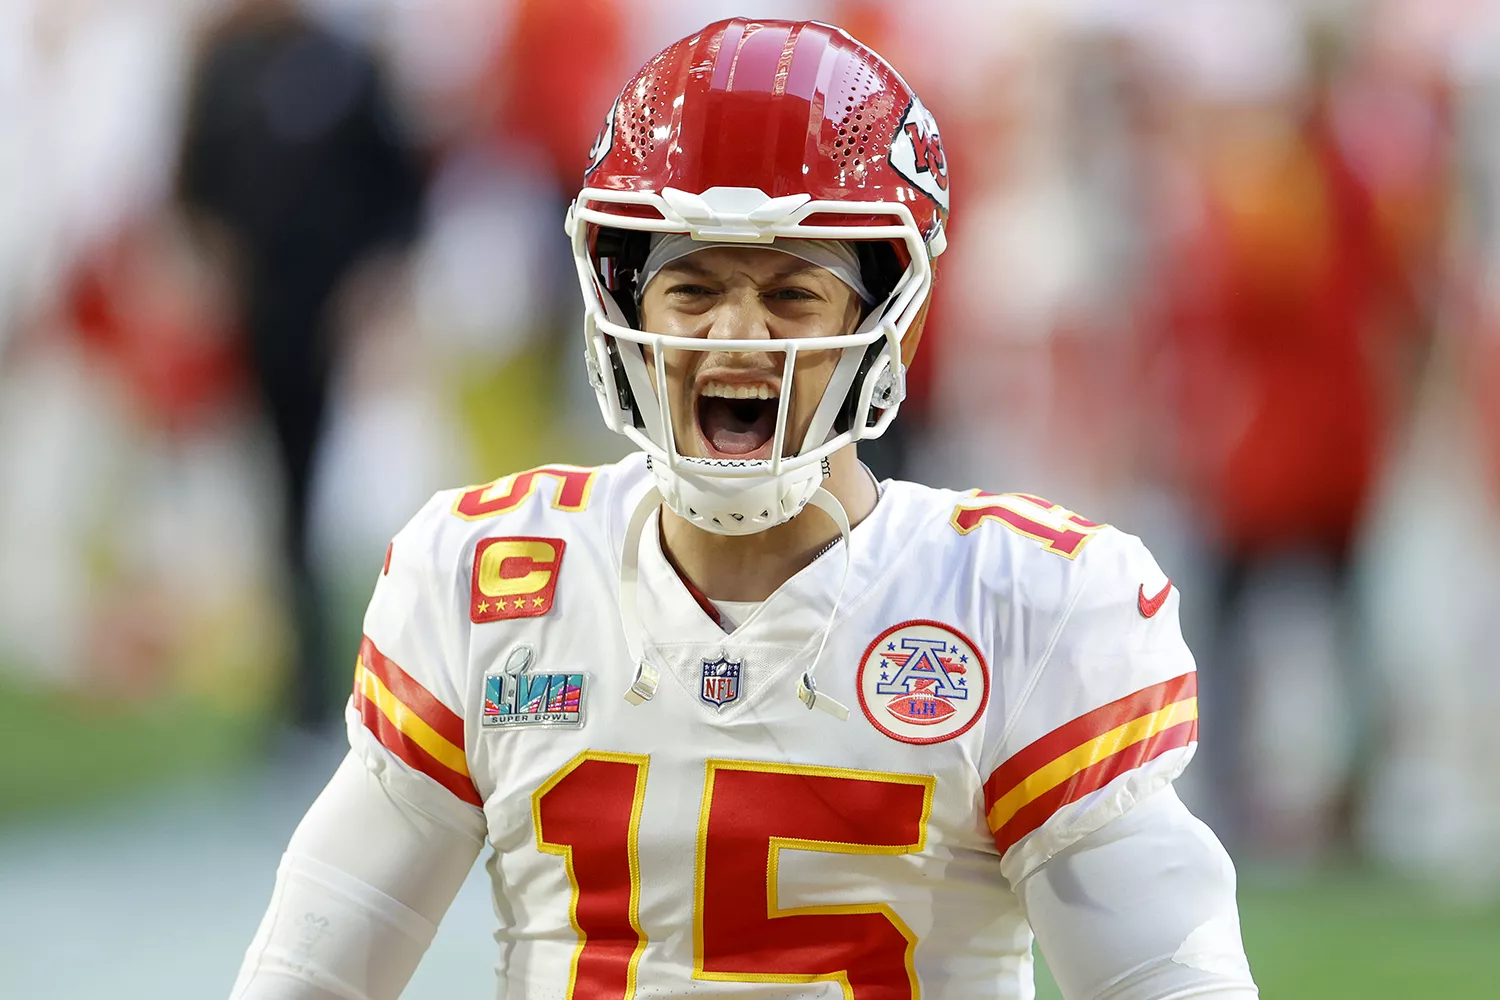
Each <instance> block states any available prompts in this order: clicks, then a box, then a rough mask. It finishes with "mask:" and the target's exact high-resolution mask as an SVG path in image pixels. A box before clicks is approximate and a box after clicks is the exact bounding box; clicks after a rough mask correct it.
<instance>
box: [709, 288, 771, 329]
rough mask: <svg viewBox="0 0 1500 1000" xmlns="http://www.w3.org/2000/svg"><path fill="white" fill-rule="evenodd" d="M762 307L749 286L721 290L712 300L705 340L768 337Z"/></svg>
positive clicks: (764, 311)
mask: <svg viewBox="0 0 1500 1000" xmlns="http://www.w3.org/2000/svg"><path fill="white" fill-rule="evenodd" d="M766 318H767V317H766V307H765V304H764V303H763V302H761V300H760V296H759V295H758V294H757V293H756V291H755V289H753V288H737V289H734V290H733V291H729V292H725V293H724V294H723V295H722V296H721V297H720V299H719V301H718V302H717V303H715V305H714V308H713V316H712V317H711V325H710V326H709V330H708V339H709V340H770V339H771V330H770V328H769V327H768V326H767V325H766Z"/></svg>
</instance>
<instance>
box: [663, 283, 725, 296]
mask: <svg viewBox="0 0 1500 1000" xmlns="http://www.w3.org/2000/svg"><path fill="white" fill-rule="evenodd" d="M713 293H714V292H713V289H712V288H707V287H705V286H703V285H688V284H682V285H673V286H672V287H671V288H668V289H667V294H668V295H687V296H698V295H712V294H713Z"/></svg>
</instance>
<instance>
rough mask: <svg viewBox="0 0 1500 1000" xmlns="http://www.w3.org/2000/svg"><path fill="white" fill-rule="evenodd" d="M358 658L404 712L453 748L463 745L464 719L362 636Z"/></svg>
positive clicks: (367, 638) (368, 638) (366, 637)
mask: <svg viewBox="0 0 1500 1000" xmlns="http://www.w3.org/2000/svg"><path fill="white" fill-rule="evenodd" d="M359 659H360V662H361V663H363V664H364V666H365V669H366V670H368V671H370V672H371V673H373V674H374V675H375V676H376V677H378V678H380V683H381V684H383V685H384V686H385V688H386V690H388V691H390V692H391V694H392V695H393V696H394V697H395V698H396V700H397V701H399V702H401V703H402V704H403V705H405V706H406V709H407V711H408V712H411V713H412V714H414V715H416V716H417V717H418V718H420V719H421V720H422V721H423V722H424V723H426V724H427V725H428V727H430V728H431V729H432V731H433V732H435V733H437V735H438V736H440V737H442V738H443V739H444V740H447V741H448V742H449V743H451V744H453V745H454V746H456V747H462V746H463V745H464V720H463V718H462V717H461V716H460V715H459V714H458V713H457V712H455V711H453V710H452V709H451V708H449V707H448V706H447V705H444V704H443V703H442V702H440V701H438V700H437V699H436V698H434V697H433V696H432V694H431V693H430V692H429V691H428V690H427V689H426V688H425V687H423V686H422V685H421V684H419V683H417V681H416V680H414V679H413V678H412V676H411V675H410V674H408V673H407V672H406V671H405V670H402V669H401V667H400V666H398V665H397V664H396V662H395V661H394V660H392V659H390V658H389V657H387V656H386V655H385V654H384V653H382V652H381V651H380V650H378V649H376V648H375V644H374V643H373V642H371V641H370V637H369V636H365V637H364V640H363V641H362V642H361V643H360V646H359Z"/></svg>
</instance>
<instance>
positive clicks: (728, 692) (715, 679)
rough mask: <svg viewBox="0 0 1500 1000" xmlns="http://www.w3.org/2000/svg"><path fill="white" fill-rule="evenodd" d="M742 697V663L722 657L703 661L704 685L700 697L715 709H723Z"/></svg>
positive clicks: (700, 690)
mask: <svg viewBox="0 0 1500 1000" xmlns="http://www.w3.org/2000/svg"><path fill="white" fill-rule="evenodd" d="M739 696H740V661H739V660H730V659H726V658H725V657H724V656H722V655H721V656H720V657H719V658H718V659H717V660H704V661H703V684H702V686H701V687H699V689H698V697H700V698H702V699H703V700H704V701H706V702H708V704H710V705H712V706H713V707H714V708H723V707H724V706H725V705H727V704H729V703H730V702H731V701H735V700H736V699H738V698H739Z"/></svg>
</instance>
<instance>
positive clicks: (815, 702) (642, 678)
mask: <svg viewBox="0 0 1500 1000" xmlns="http://www.w3.org/2000/svg"><path fill="white" fill-rule="evenodd" d="M808 502H809V503H811V504H812V505H813V506H815V507H817V508H818V509H819V510H821V511H823V512H824V513H825V514H827V515H828V516H829V517H831V518H833V523H834V524H836V525H838V529H839V536H840V538H841V539H842V540H843V543H844V545H843V549H844V572H843V575H842V576H841V577H840V578H839V589H838V594H837V596H835V597H834V599H833V610H832V612H830V613H829V615H828V621H827V622H825V623H824V624H823V628H822V629H821V630H820V632H819V635H818V651H817V653H815V654H814V655H813V659H812V663H811V664H809V665H808V668H807V669H806V670H805V671H803V673H802V679H801V680H800V681H798V682H797V697H798V698H801V699H802V703H803V704H804V705H806V706H807V707H808V708H809V709H813V708H818V709H822V710H823V711H825V712H827V713H828V714H829V715H831V716H833V717H834V718H836V719H838V720H840V721H845V720H847V719H848V718H849V709H848V707H847V706H845V705H844V704H843V703H842V702H840V701H838V700H837V699H836V698H834V697H832V696H831V695H827V694H822V693H820V692H819V691H818V686H817V683H816V682H815V681H814V680H813V672H814V671H815V670H817V669H818V661H819V660H821V659H822V658H823V650H824V648H825V647H826V646H827V645H828V633H829V632H831V631H833V624H834V622H835V621H836V620H837V619H838V614H839V605H841V604H842V603H843V600H844V587H845V586H847V585H848V583H849V567H850V565H851V563H852V562H853V556H852V555H851V553H850V551H849V515H848V514H847V513H845V512H844V505H843V504H841V503H839V501H838V498H837V497H835V496H834V495H833V494H832V493H829V492H828V491H827V490H825V489H823V488H822V487H821V486H820V487H818V489H817V492H815V493H814V494H813V495H812V498H811V499H810V500H809V501H808ZM661 504H662V496H661V494H660V493H659V492H657V491H656V490H654V489H651V490H647V491H646V493H645V495H644V496H642V497H641V499H640V502H639V503H637V504H636V506H635V511H634V512H633V513H632V514H631V515H630V523H629V525H627V526H626V528H625V547H624V551H623V552H621V553H620V628H621V630H622V631H623V632H624V633H625V649H626V651H627V652H628V653H629V654H630V659H631V662H633V663H634V664H635V665H636V666H635V677H634V678H632V679H631V681H630V687H628V688H626V690H625V700H626V701H628V702H630V703H631V704H632V705H641V704H644V703H646V702H648V701H650V700H651V699H652V698H653V697H655V695H656V688H657V685H658V684H659V683H660V682H661V671H659V670H657V669H656V667H654V666H652V665H651V664H650V663H648V662H647V660H646V655H645V642H644V641H643V638H642V632H641V617H640V613H639V610H638V602H637V596H638V593H639V586H640V576H641V565H640V564H641V556H640V550H641V535H642V533H643V532H644V531H645V530H646V522H647V521H648V520H650V519H651V512H652V511H654V510H656V509H657V508H658V507H659V506H661Z"/></svg>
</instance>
